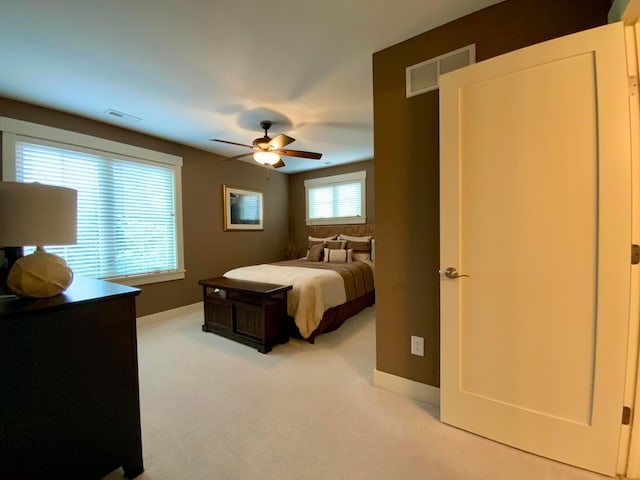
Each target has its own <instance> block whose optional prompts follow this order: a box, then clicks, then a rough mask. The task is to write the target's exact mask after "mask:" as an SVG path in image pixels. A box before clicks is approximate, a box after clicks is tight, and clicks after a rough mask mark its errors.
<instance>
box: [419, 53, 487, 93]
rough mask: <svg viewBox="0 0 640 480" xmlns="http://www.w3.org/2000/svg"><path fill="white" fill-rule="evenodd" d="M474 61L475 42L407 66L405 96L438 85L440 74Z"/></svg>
mask: <svg viewBox="0 0 640 480" xmlns="http://www.w3.org/2000/svg"><path fill="white" fill-rule="evenodd" d="M475 62H476V45H475V43H473V44H471V45H467V46H466V47H463V48H460V49H458V50H454V51H453V52H449V53H445V54H444V55H440V56H439V57H436V58H431V59H429V60H425V61H424V62H420V63H418V64H416V65H412V66H410V67H407V98H408V97H413V96H415V95H420V94H421V93H426V92H430V91H431V90H435V89H436V88H438V86H439V84H440V83H439V78H440V75H442V74H443V73H447V72H452V71H453V70H457V69H458V68H462V67H466V66H467V65H471V64H472V63H475Z"/></svg>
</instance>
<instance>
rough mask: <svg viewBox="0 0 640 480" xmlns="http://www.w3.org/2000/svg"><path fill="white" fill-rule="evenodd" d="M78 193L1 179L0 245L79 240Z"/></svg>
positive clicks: (68, 242) (48, 243)
mask: <svg viewBox="0 0 640 480" xmlns="http://www.w3.org/2000/svg"><path fill="white" fill-rule="evenodd" d="M76 221H77V192H76V190H73V189H71V188H64V187H52V186H50V185H42V184H39V183H19V182H0V247H23V246H25V245H72V244H74V243H76V241H77V240H76Z"/></svg>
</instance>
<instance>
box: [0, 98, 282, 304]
mask: <svg viewBox="0 0 640 480" xmlns="http://www.w3.org/2000/svg"><path fill="white" fill-rule="evenodd" d="M0 116H5V117H10V118H15V119H18V120H25V121H29V122H33V123H39V124H42V125H48V126H52V127H57V128H62V129H65V130H71V131H74V132H80V133H84V134H87V135H93V136H96V137H101V138H106V139H109V140H114V141H117V142H122V143H126V144H129V145H135V146H138V147H143V148H148V149H151V150H156V151H159V152H164V153H169V154H173V155H179V156H181V157H182V158H183V167H182V208H183V228H184V257H185V267H186V270H187V273H186V277H185V279H184V280H175V281H170V282H162V283H154V284H149V285H143V286H141V287H140V288H141V289H142V293H141V294H140V296H139V297H137V300H136V306H137V314H138V316H142V315H148V314H151V313H155V312H160V311H163V310H168V309H171V308H176V307H180V306H184V305H189V304H192V303H196V302H198V301H200V300H201V295H202V291H201V288H200V286H199V285H198V280H200V279H202V278H207V277H213V276H218V275H221V274H223V273H224V272H225V271H226V270H229V269H230V268H234V267H238V266H242V265H248V264H252V263H264V262H271V261H277V260H283V259H284V258H285V249H286V244H287V231H288V218H289V214H288V211H289V197H288V194H287V192H288V180H287V175H284V174H282V173H279V172H277V171H274V170H268V169H266V168H263V167H260V166H258V165H256V166H253V165H251V164H248V163H245V162H242V161H231V162H223V161H222V157H220V156H218V155H215V154H212V153H208V152H205V151H202V150H197V149H195V148H190V147H186V146H183V145H180V144H177V143H173V142H170V141H166V140H161V139H159V138H155V137H151V136H148V135H143V134H140V133H136V132H133V131H130V130H126V129H123V128H118V127H115V126H112V125H108V124H104V123H100V122H96V121H93V120H89V119H86V118H82V117H78V116H75V115H70V114H66V113H62V112H59V111H55V110H51V109H47V108H42V107H37V106H34V105H30V104H26V103H22V102H17V101H13V100H9V99H6V98H0ZM223 184H228V185H233V186H238V187H243V188H248V189H251V190H259V191H262V192H263V193H264V231H261V232H247V231H244V232H224V231H223V229H222V221H223V220H222V219H223V217H222V185H223Z"/></svg>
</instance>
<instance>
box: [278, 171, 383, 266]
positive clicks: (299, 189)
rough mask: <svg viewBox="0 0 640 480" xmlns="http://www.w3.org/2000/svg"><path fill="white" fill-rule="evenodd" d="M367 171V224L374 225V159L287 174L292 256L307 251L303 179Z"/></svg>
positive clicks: (300, 254)
mask: <svg viewBox="0 0 640 480" xmlns="http://www.w3.org/2000/svg"><path fill="white" fill-rule="evenodd" d="M362 170H364V171H366V172H367V180H366V189H367V196H366V202H367V225H375V211H376V205H375V192H374V182H375V180H374V179H375V176H374V161H373V160H365V161H363V162H357V163H350V164H348V165H338V166H335V167H327V168H322V169H319V170H313V171H311V172H301V173H296V174H294V175H289V215H290V217H289V228H290V235H291V241H292V242H293V243H294V247H293V249H294V252H293V253H292V256H298V257H299V256H302V255H304V254H305V253H306V251H307V236H308V235H307V224H306V216H307V213H306V203H305V201H306V200H305V191H304V181H305V180H308V179H310V178H321V177H330V176H331V175H342V174H343V173H352V172H360V171H362Z"/></svg>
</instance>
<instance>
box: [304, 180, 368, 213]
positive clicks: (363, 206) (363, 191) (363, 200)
mask: <svg viewBox="0 0 640 480" xmlns="http://www.w3.org/2000/svg"><path fill="white" fill-rule="evenodd" d="M366 180H367V172H366V170H362V171H358V172H352V173H343V174H340V175H331V176H328V177H320V178H310V179H307V180H305V181H304V193H305V195H304V196H305V208H306V218H305V220H306V224H307V225H351V224H360V223H367V182H366ZM356 182H360V216H356V217H329V218H314V219H312V218H310V215H309V191H310V190H311V189H313V188H317V187H328V186H338V185H344V184H348V183H356Z"/></svg>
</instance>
